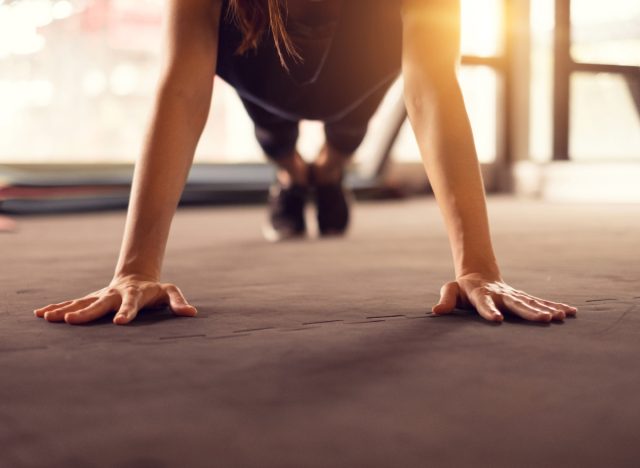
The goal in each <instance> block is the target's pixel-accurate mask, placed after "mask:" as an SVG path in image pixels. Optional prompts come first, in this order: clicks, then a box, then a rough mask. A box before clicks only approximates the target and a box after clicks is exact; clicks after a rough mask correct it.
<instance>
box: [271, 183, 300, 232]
mask: <svg viewBox="0 0 640 468" xmlns="http://www.w3.org/2000/svg"><path fill="white" fill-rule="evenodd" d="M308 192H309V189H308V188H307V187H306V186H304V185H292V186H290V187H284V186H283V185H282V184H280V183H279V182H275V183H274V184H273V185H272V186H271V188H270V189H269V224H268V225H267V226H265V227H264V229H263V234H264V236H265V238H266V239H267V240H268V241H270V242H279V241H283V240H287V239H295V238H300V237H304V236H305V235H306V233H307V226H306V223H305V219H304V209H305V204H306V202H307V197H308Z"/></svg>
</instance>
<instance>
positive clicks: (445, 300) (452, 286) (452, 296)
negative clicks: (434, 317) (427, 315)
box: [431, 281, 460, 315]
mask: <svg viewBox="0 0 640 468" xmlns="http://www.w3.org/2000/svg"><path fill="white" fill-rule="evenodd" d="M459 294H460V286H458V283H456V282H455V281H451V282H449V283H447V284H445V285H444V286H442V288H440V301H439V302H438V303H437V304H436V305H434V306H433V307H432V308H431V312H433V313H434V314H438V315H441V314H450V313H451V312H453V311H454V310H455V308H456V304H457V302H458V295H459Z"/></svg>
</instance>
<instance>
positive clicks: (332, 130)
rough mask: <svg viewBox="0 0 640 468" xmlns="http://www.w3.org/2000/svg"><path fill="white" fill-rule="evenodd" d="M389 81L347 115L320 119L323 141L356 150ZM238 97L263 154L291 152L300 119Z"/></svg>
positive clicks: (344, 151) (275, 155) (346, 151)
mask: <svg viewBox="0 0 640 468" xmlns="http://www.w3.org/2000/svg"><path fill="white" fill-rule="evenodd" d="M391 83H392V82H390V83H385V85H384V86H380V87H379V88H378V89H376V90H374V91H373V92H372V93H371V94H370V95H369V96H367V97H366V98H365V99H364V100H363V101H362V102H360V103H359V104H358V105H357V106H356V107H355V108H354V109H353V110H350V111H349V113H347V114H346V115H344V116H341V117H339V118H337V119H334V120H327V121H323V123H324V133H325V138H326V142H327V144H328V145H329V146H330V147H331V148H333V149H335V150H337V151H338V152H340V153H342V154H344V155H345V156H347V157H348V156H351V155H352V154H353V153H355V151H356V150H357V149H358V147H359V146H360V144H361V143H362V141H363V140H364V137H365V136H366V134H367V129H368V127H369V121H370V120H371V117H373V114H375V112H376V110H377V109H378V107H379V105H380V103H381V102H382V100H383V99H384V96H385V94H386V92H387V91H388V89H389V87H390V85H391ZM241 99H242V103H243V104H244V107H245V109H246V110H247V113H248V114H249V117H251V120H252V121H253V123H254V125H255V135H256V139H257V140H258V143H259V144H260V146H261V147H262V150H263V151H264V153H265V155H266V156H267V157H268V158H269V159H271V160H272V161H277V160H278V159H280V158H286V157H288V156H291V155H292V154H293V152H294V151H295V148H296V144H297V142H298V136H299V124H300V121H299V120H290V119H289V118H287V116H283V115H278V114H277V113H275V112H270V111H268V110H267V109H265V108H263V107H262V106H260V105H258V104H255V103H253V102H251V101H249V100H247V99H243V98H242V97H241Z"/></svg>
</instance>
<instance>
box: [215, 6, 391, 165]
mask: <svg viewBox="0 0 640 468" xmlns="http://www.w3.org/2000/svg"><path fill="white" fill-rule="evenodd" d="M224 5H225V9H226V7H227V6H228V0H225V2H224ZM400 5H401V2H399V1H398V0H344V1H343V2H342V9H341V12H340V15H339V17H338V19H337V22H336V23H335V29H334V32H333V35H332V36H331V38H332V39H331V41H330V42H328V43H323V42H322V41H319V42H318V44H319V45H318V47H320V49H319V50H321V49H322V48H323V47H326V49H325V52H324V55H317V54H315V52H317V51H315V52H314V50H315V49H313V47H311V48H310V49H308V51H309V53H305V50H307V49H306V48H305V47H307V46H308V45H309V44H310V43H309V42H307V43H305V42H304V41H302V42H299V43H298V45H300V52H301V54H302V55H303V56H304V58H305V60H303V61H301V62H299V63H289V68H290V71H291V72H290V73H289V72H288V71H287V70H285V68H284V67H283V66H282V65H281V63H280V59H279V57H278V54H277V51H276V50H275V47H274V45H273V40H272V39H271V38H270V36H269V35H268V33H265V37H264V38H263V40H262V41H261V42H260V44H259V46H258V48H257V49H256V50H252V51H249V52H247V53H246V54H243V55H240V54H238V53H237V49H238V45H239V44H240V43H241V42H242V32H241V31H240V30H239V29H238V27H237V25H236V24H235V23H234V22H233V19H232V18H231V17H229V15H224V17H223V19H222V21H221V24H220V33H219V46H218V61H217V69H216V73H217V75H218V76H220V77H221V78H222V79H224V80H225V81H226V82H227V83H229V84H230V85H231V86H233V87H234V88H235V90H236V91H237V92H238V94H239V95H240V98H241V99H242V102H243V104H244V106H245V108H246V110H247V112H248V114H249V116H250V117H251V119H252V120H253V122H254V124H255V133H256V137H257V138H258V142H259V143H260V146H262V149H263V150H264V152H265V153H266V155H267V156H268V157H269V158H270V159H272V160H277V159H278V158H283V157H287V156H289V155H291V154H293V152H294V150H295V147H296V142H297V140H298V125H299V123H300V120H315V121H320V122H323V123H324V129H325V135H326V139H327V143H328V145H330V146H331V147H332V148H334V149H335V150H337V151H339V152H340V153H343V154H345V155H351V154H353V153H354V152H355V150H356V149H357V148H358V146H360V144H361V143H362V140H363V139H364V137H365V135H366V133H367V127H368V125H369V120H370V119H371V117H372V116H373V114H374V113H375V111H376V109H377V108H378V106H379V105H380V102H381V101H382V99H383V98H384V95H385V94H386V92H387V90H388V89H389V87H390V86H391V84H392V83H393V82H394V81H395V79H396V78H397V76H398V75H399V73H400V65H401V60H400V59H401V52H402V21H401V16H400ZM315 37H316V36H314V38H315ZM305 44H307V45H306V46H305ZM312 44H315V43H313V41H312ZM323 44H324V45H323Z"/></svg>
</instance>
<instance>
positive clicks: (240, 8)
mask: <svg viewBox="0 0 640 468" xmlns="http://www.w3.org/2000/svg"><path fill="white" fill-rule="evenodd" d="M282 3H283V2H282V0H229V10H228V12H227V13H228V14H230V15H231V17H232V18H233V19H234V20H235V22H236V24H237V25H238V27H239V28H240V31H242V34H243V38H242V42H241V43H240V47H238V53H240V54H244V53H246V52H247V51H249V50H251V49H255V48H257V47H258V44H260V40H261V39H262V36H263V34H264V32H265V31H266V30H267V29H269V30H270V31H271V35H272V36H273V41H274V44H275V47H276V51H277V52H278V56H279V57H280V62H281V63H282V66H283V67H285V68H287V65H286V62H285V59H284V58H285V55H289V56H290V57H293V58H294V59H295V60H299V59H300V55H299V54H298V52H297V51H296V48H295V46H294V45H293V42H291V38H290V37H289V35H288V34H287V29H286V14H287V12H286V8H285V7H283V5H282Z"/></svg>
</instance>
